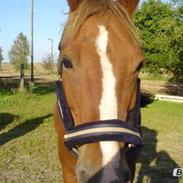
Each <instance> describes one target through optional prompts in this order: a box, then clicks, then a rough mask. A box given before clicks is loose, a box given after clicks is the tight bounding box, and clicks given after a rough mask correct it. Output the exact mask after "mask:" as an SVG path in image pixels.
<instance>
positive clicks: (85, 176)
mask: <svg viewBox="0 0 183 183" xmlns="http://www.w3.org/2000/svg"><path fill="white" fill-rule="evenodd" d="M77 178H78V183H86V182H88V180H89V173H88V172H87V171H85V170H78V173H77Z"/></svg>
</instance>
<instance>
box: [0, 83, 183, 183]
mask: <svg viewBox="0 0 183 183" xmlns="http://www.w3.org/2000/svg"><path fill="white" fill-rule="evenodd" d="M55 98H56V97H55V93H54V86H53V85H46V84H45V85H39V86H37V87H35V88H34V93H30V92H28V93H26V94H17V93H16V92H15V91H14V90H12V89H11V90H10V89H9V90H8V91H7V90H6V91H4V90H3V89H2V87H1V86H0V183H41V182H45V183H52V182H53V183H58V182H61V173H60V164H59V161H58V157H57V144H56V136H55V131H54V126H53V109H54V104H55ZM142 121H143V129H142V130H143V134H144V141H145V147H144V149H143V151H142V152H141V156H140V158H139V162H138V166H137V174H138V175H137V176H136V182H138V183H176V182H178V181H177V180H176V179H173V177H172V170H173V168H175V167H178V166H181V167H183V141H182V140H183V104H176V103H170V102H159V101H155V102H153V103H151V104H148V105H146V106H145V107H143V108H142ZM179 182H180V183H181V182H182V183H183V181H181V180H180V181H179Z"/></svg>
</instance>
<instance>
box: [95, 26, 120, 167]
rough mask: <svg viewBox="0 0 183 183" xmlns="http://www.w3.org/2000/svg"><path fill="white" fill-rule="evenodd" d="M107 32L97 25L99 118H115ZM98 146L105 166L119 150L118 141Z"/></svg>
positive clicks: (114, 82) (115, 106) (114, 96)
mask: <svg viewBox="0 0 183 183" xmlns="http://www.w3.org/2000/svg"><path fill="white" fill-rule="evenodd" d="M108 34H109V33H108V31H107V30H106V28H105V27H104V26H102V25H101V26H99V34H98V36H97V40H96V46H97V53H98V55H99V57H100V64H101V69H102V98H101V101H100V105H99V110H100V120H107V119H116V118H117V97H116V92H115V87H116V79H115V76H114V72H113V67H112V64H111V62H110V60H109V57H108V55H107V46H108ZM100 147H101V151H102V153H103V161H102V165H103V166H105V165H107V164H108V163H109V162H110V161H111V160H112V159H113V158H114V156H115V155H116V154H117V153H118V152H119V147H118V143H117V142H112V141H107V142H100Z"/></svg>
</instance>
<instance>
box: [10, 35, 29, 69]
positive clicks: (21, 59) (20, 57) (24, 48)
mask: <svg viewBox="0 0 183 183" xmlns="http://www.w3.org/2000/svg"><path fill="white" fill-rule="evenodd" d="M29 55H30V46H29V43H28V40H27V37H26V36H25V35H24V34H23V33H20V34H19V35H18V37H17V39H16V40H15V41H14V43H13V45H12V47H11V49H10V51H9V59H10V62H11V64H13V65H14V66H15V68H16V69H17V70H18V69H19V67H20V64H24V66H25V69H26V68H27V67H28V56H29Z"/></svg>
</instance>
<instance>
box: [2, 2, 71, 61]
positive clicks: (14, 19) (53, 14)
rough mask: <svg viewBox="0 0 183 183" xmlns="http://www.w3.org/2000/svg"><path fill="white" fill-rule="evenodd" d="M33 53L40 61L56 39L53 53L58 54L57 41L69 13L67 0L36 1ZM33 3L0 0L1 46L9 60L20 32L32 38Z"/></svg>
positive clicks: (6, 59) (36, 59)
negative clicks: (31, 6)
mask: <svg viewBox="0 0 183 183" xmlns="http://www.w3.org/2000/svg"><path fill="white" fill-rule="evenodd" d="M34 2H35V4H34V7H35V15H34V16H35V18H34V40H35V42H34V46H35V48H34V56H35V61H41V60H42V58H43V57H44V56H45V54H46V53H49V52H50V47H51V43H50V41H49V40H48V38H52V39H54V52H55V53H58V51H57V50H58V49H57V48H58V42H59V40H60V37H61V32H62V29H63V25H64V23H65V21H66V18H67V16H66V15H64V13H67V12H68V7H67V3H66V0H34ZM30 5H31V0H10V1H8V0H0V46H1V47H2V49H3V56H4V58H5V60H4V61H3V62H8V51H9V49H10V48H11V45H12V44H13V41H14V40H15V39H16V37H17V35H18V34H19V33H20V32H23V33H24V34H25V35H26V36H27V38H28V40H29V41H30Z"/></svg>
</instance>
